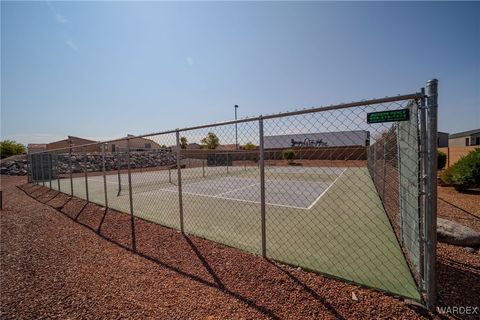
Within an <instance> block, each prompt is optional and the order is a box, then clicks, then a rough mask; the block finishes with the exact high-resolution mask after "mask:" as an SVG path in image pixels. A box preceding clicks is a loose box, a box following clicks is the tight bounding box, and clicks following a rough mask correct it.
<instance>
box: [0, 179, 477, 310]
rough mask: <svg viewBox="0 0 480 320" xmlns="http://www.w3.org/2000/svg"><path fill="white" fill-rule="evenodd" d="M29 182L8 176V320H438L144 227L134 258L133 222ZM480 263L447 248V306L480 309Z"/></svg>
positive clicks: (443, 278) (443, 266)
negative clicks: (105, 319) (374, 319)
mask: <svg viewBox="0 0 480 320" xmlns="http://www.w3.org/2000/svg"><path fill="white" fill-rule="evenodd" d="M25 182H26V180H25V178H22V177H4V176H2V177H1V183H2V184H1V186H2V190H3V193H4V210H3V211H1V214H0V222H1V250H0V257H1V268H0V281H1V282H0V318H2V319H32V318H35V319H41V318H62V319H64V318H82V319H94V318H95V319H97V318H109V319H110V318H130V319H139V318H162V319H259V318H273V319H366V318H395V319H423V318H430V316H429V315H426V314H425V313H424V312H422V310H421V309H418V308H416V307H415V306H413V305H410V304H407V303H405V302H403V301H401V300H398V299H396V298H394V297H390V296H387V295H385V294H382V293H380V292H377V291H374V290H368V289H363V288H360V287H358V286H354V285H350V284H346V283H343V282H340V281H336V280H333V279H330V278H326V277H323V276H319V275H316V274H313V273H310V272H305V271H302V270H299V269H296V268H291V267H286V266H282V265H278V264H275V263H272V262H270V261H268V260H265V259H262V258H260V257H257V256H254V255H252V254H248V253H245V252H242V251H240V250H237V249H234V248H229V247H225V246H223V245H220V244H217V243H214V242H211V241H208V240H204V239H200V238H197V237H193V236H188V237H184V236H182V235H181V234H180V233H179V232H177V231H176V230H172V229H168V228H164V227H161V226H159V225H155V224H152V223H148V222H146V221H143V220H139V219H135V220H134V224H133V225H134V228H135V243H136V253H134V252H133V251H132V228H131V219H130V217H129V216H128V215H126V214H123V213H118V212H115V211H113V210H110V209H109V210H105V209H103V208H101V207H99V206H96V205H94V204H87V203H85V201H83V200H78V199H71V198H69V197H67V196H65V195H63V194H57V193H56V192H55V191H51V190H48V189H46V188H43V187H39V186H36V185H27V184H25V185H23V184H24V183H25ZM17 185H23V186H22V188H23V190H24V191H22V190H21V189H19V188H17V187H16V186H17ZM27 194H28V195H27ZM29 195H30V196H29ZM479 267H480V263H479V256H478V252H477V253H473V254H472V253H468V252H466V251H465V250H464V249H462V248H458V247H455V246H449V245H444V244H441V245H439V261H438V269H439V293H440V297H439V300H440V305H445V306H467V305H472V306H474V305H475V303H476V304H477V305H478V301H475V299H477V300H478V296H480V292H479V288H478V286H479V284H480V279H479V272H478V270H479ZM352 293H354V294H355V296H356V299H353V298H352ZM434 318H438V316H434ZM472 319H473V318H472Z"/></svg>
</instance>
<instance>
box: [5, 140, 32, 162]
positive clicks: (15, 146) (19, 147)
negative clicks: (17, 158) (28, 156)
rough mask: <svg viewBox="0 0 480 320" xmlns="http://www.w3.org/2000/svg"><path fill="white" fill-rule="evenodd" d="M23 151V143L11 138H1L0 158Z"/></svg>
mask: <svg viewBox="0 0 480 320" xmlns="http://www.w3.org/2000/svg"><path fill="white" fill-rule="evenodd" d="M25 152H26V150H25V146H24V145H23V144H20V143H17V142H15V141H12V140H3V141H1V142H0V157H1V158H2V159H3V158H7V157H10V156H14V155H17V154H22V153H25Z"/></svg>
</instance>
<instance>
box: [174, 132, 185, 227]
mask: <svg viewBox="0 0 480 320" xmlns="http://www.w3.org/2000/svg"><path fill="white" fill-rule="evenodd" d="M176 134H177V174H178V207H179V210H180V231H181V232H182V234H184V229H183V199H182V170H181V166H182V161H181V159H180V157H181V150H180V131H178V130H177V133H176Z"/></svg>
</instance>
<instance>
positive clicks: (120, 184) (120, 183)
mask: <svg viewBox="0 0 480 320" xmlns="http://www.w3.org/2000/svg"><path fill="white" fill-rule="evenodd" d="M121 166H122V163H121V162H120V151H119V150H117V176H118V193H117V197H118V196H120V193H122V178H121V176H120V175H121Z"/></svg>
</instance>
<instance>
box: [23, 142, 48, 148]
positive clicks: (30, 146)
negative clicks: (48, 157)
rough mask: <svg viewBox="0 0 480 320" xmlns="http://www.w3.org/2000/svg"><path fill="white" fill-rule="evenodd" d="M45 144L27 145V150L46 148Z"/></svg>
mask: <svg viewBox="0 0 480 320" xmlns="http://www.w3.org/2000/svg"><path fill="white" fill-rule="evenodd" d="M46 147H47V144H46V143H29V144H28V145H27V148H46Z"/></svg>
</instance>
